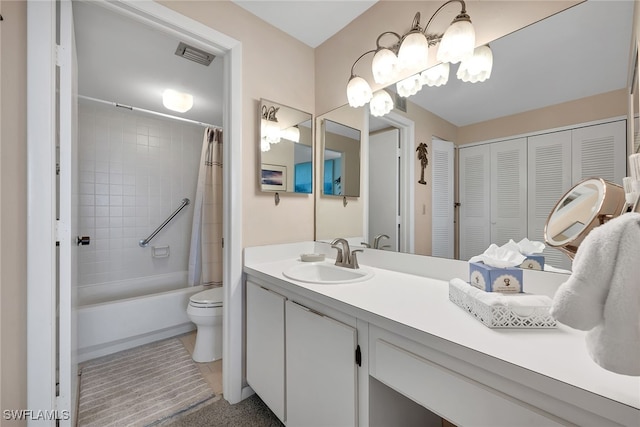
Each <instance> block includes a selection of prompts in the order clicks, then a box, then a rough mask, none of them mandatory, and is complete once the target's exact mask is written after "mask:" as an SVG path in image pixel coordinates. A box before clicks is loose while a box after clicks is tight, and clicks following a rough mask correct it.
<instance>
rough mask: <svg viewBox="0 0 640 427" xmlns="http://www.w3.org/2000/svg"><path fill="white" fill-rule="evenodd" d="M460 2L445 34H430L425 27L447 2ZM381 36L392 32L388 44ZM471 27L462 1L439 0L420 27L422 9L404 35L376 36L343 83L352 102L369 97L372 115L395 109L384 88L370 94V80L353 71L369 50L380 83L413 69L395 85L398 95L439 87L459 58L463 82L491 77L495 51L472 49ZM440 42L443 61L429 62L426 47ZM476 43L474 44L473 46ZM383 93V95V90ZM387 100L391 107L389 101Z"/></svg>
mask: <svg viewBox="0 0 640 427" xmlns="http://www.w3.org/2000/svg"><path fill="white" fill-rule="evenodd" d="M453 2H458V3H460V4H461V5H462V7H461V11H460V13H459V14H458V15H457V16H456V17H455V19H454V20H453V21H452V22H451V25H450V26H449V28H447V30H446V31H445V32H444V34H443V35H438V34H429V33H427V28H429V25H430V24H431V21H433V18H435V16H436V15H437V14H438V13H439V12H440V11H441V10H442V9H443V8H444V7H445V6H446V5H448V4H449V3H453ZM385 36H393V37H394V38H395V43H394V44H393V45H391V46H384V45H381V43H380V40H381V39H382V38H383V37H385ZM475 43H476V37H475V30H474V29H473V25H472V24H471V18H470V17H469V15H468V14H467V11H466V5H465V2H464V1H463V0H449V1H447V2H445V3H444V4H443V5H441V6H440V7H439V8H438V9H437V10H436V11H435V13H434V14H433V15H432V16H431V18H430V19H429V21H428V22H427V25H426V26H425V27H424V29H423V28H422V27H421V26H420V12H417V13H416V15H415V17H414V18H413V23H412V25H411V29H410V30H409V31H408V32H406V33H405V34H403V35H402V36H401V35H399V34H397V33H395V32H393V31H385V32H384V33H382V34H380V35H379V36H378V38H377V39H376V48H375V49H373V50H370V51H367V52H365V53H363V54H362V55H360V57H359V58H358V59H356V61H355V62H354V63H353V65H352V66H351V77H350V78H349V83H348V84H347V98H348V100H349V105H351V106H352V107H361V106H363V105H365V104H366V103H368V102H370V105H369V107H370V109H371V112H372V114H373V113H374V110H375V114H380V113H381V112H382V111H386V110H388V111H386V112H385V113H383V115H384V114H386V113H388V112H389V111H391V109H393V100H392V99H391V96H390V95H389V94H388V93H387V92H386V91H384V90H380V91H377V92H376V94H374V93H373V91H372V89H371V85H370V84H369V83H368V82H367V81H366V80H365V79H364V78H362V77H359V76H358V75H356V74H355V73H354V68H355V66H356V64H357V63H358V62H359V61H360V60H361V59H362V58H364V57H365V56H366V55H368V54H370V53H373V54H374V55H373V60H372V61H371V72H372V74H373V79H374V81H375V83H376V84H378V85H386V84H389V83H393V82H397V81H398V79H399V78H400V77H401V76H406V75H407V72H409V73H411V72H415V74H414V75H411V76H410V77H407V78H403V79H402V80H400V81H399V82H397V84H396V89H397V91H398V94H399V95H400V96H402V97H408V96H411V95H415V94H416V93H417V92H418V91H419V90H420V89H422V86H423V85H425V84H426V85H428V86H440V85H443V84H446V83H447V81H448V79H449V69H450V65H449V64H450V63H453V64H455V63H458V62H460V66H459V68H458V72H457V74H456V76H457V77H458V78H459V79H460V80H462V81H465V82H474V83H475V82H482V81H484V80H486V79H488V78H489V76H490V75H491V69H492V65H493V55H492V53H491V49H490V48H489V46H480V47H478V48H475ZM437 44H440V46H438V52H437V55H436V58H437V60H438V61H441V64H438V65H436V66H435V67H431V68H427V67H428V63H427V60H428V51H429V47H431V46H435V45H437ZM474 48H475V49H474ZM382 93H384V94H386V96H385V95H383V94H382ZM389 102H391V108H389V105H388V103H389Z"/></svg>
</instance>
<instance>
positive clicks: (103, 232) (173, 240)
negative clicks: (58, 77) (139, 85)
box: [78, 100, 204, 286]
mask: <svg viewBox="0 0 640 427" xmlns="http://www.w3.org/2000/svg"><path fill="white" fill-rule="evenodd" d="M203 135H204V128H203V127H201V126H197V125H192V124H189V123H184V122H180V121H177V120H172V119H165V118H162V117H157V116H151V115H148V114H144V113H139V112H135V111H129V110H124V109H121V108H116V107H113V106H110V105H106V104H100V103H97V102H92V101H86V100H81V103H80V108H79V129H78V140H79V142H78V145H79V147H78V153H79V158H80V165H79V167H80V195H79V203H80V233H81V235H83V236H91V244H90V245H89V246H84V247H81V248H80V255H79V265H78V283H79V285H80V286H82V285H88V284H95V283H104V282H112V281H119V280H125V279H131V278H136V277H143V276H151V275H158V274H166V273H172V272H179V271H185V270H187V264H188V260H189V245H190V240H191V223H192V218H193V204H190V205H189V206H187V207H185V208H184V209H183V210H182V211H181V212H180V213H179V214H178V215H177V216H176V217H175V218H174V219H173V220H172V221H171V222H170V223H169V224H168V225H167V226H166V227H165V228H164V229H163V230H162V231H161V232H160V233H158V234H157V235H156V237H155V238H154V239H153V240H152V241H151V243H150V244H149V246H148V247H146V248H141V247H140V246H139V245H138V242H139V241H140V240H141V239H144V238H146V237H147V236H149V234H150V233H151V232H153V231H154V230H155V229H156V227H158V226H159V225H160V224H162V222H163V221H164V220H165V219H166V218H167V217H168V216H169V215H170V214H171V213H172V212H173V211H174V210H175V209H176V208H177V207H178V206H179V205H180V201H181V200H182V199H183V198H185V197H187V198H189V200H191V202H192V203H193V201H194V200H195V190H196V181H197V176H198V167H199V162H200V153H201V149H202V140H203ZM166 245H169V247H170V256H169V257H168V258H152V256H151V252H152V249H151V247H152V246H166Z"/></svg>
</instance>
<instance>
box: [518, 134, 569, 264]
mask: <svg viewBox="0 0 640 427" xmlns="http://www.w3.org/2000/svg"><path fill="white" fill-rule="evenodd" d="M527 158H528V163H529V167H528V171H529V174H528V175H529V179H528V183H529V184H528V194H529V195H528V197H529V201H528V205H529V221H528V223H529V225H528V228H529V233H528V234H529V239H530V240H537V241H540V242H544V226H545V224H546V222H547V218H548V217H549V214H550V213H551V210H552V209H553V207H554V206H555V204H556V203H557V202H558V200H560V197H562V195H563V194H564V193H566V192H567V191H568V190H569V189H570V188H571V131H570V130H567V131H561V132H552V133H548V134H544V135H536V136H532V137H529V138H528V156H527ZM543 255H544V256H545V263H546V264H549V265H552V266H553V267H556V268H570V266H571V261H570V260H569V258H568V257H567V256H566V255H564V254H563V253H562V252H560V251H559V250H557V249H553V248H549V247H547V248H545V250H544V252H543Z"/></svg>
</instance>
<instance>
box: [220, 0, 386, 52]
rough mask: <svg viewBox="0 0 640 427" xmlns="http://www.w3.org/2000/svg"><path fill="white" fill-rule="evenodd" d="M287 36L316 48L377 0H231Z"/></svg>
mask: <svg viewBox="0 0 640 427" xmlns="http://www.w3.org/2000/svg"><path fill="white" fill-rule="evenodd" d="M231 1H233V2H234V3H235V4H237V5H238V6H240V7H242V8H244V9H246V10H248V11H249V12H251V13H252V14H254V15H256V16H257V17H258V18H260V19H262V20H263V21H267V22H268V23H269V24H271V25H273V26H274V27H276V28H279V29H281V30H282V31H284V32H285V33H287V34H289V35H290V36H292V37H294V38H296V39H298V40H300V41H301V42H303V43H305V44H307V45H309V46H311V47H314V48H315V47H318V46H320V45H321V44H322V43H323V42H324V41H326V40H327V39H328V38H329V37H331V36H333V35H334V34H335V33H337V32H338V31H340V30H341V29H343V28H344V27H346V26H347V25H348V24H349V23H350V22H351V21H353V20H354V19H355V18H357V17H358V16H360V15H361V14H362V13H364V12H365V11H366V10H367V9H369V8H370V7H371V6H373V5H374V4H375V3H377V2H378V0H331V1H327V0H324V1H319V0H297V1H292V0H289V1H270V0H248V1H246V0H231Z"/></svg>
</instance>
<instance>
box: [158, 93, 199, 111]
mask: <svg viewBox="0 0 640 427" xmlns="http://www.w3.org/2000/svg"><path fill="white" fill-rule="evenodd" d="M162 105H164V106H165V108H167V109H169V110H171V111H177V112H178V113H186V112H187V111H189V110H190V109H191V107H193V95H190V94H188V93H182V92H178V91H176V90H173V89H167V90H165V91H164V92H162Z"/></svg>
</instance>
